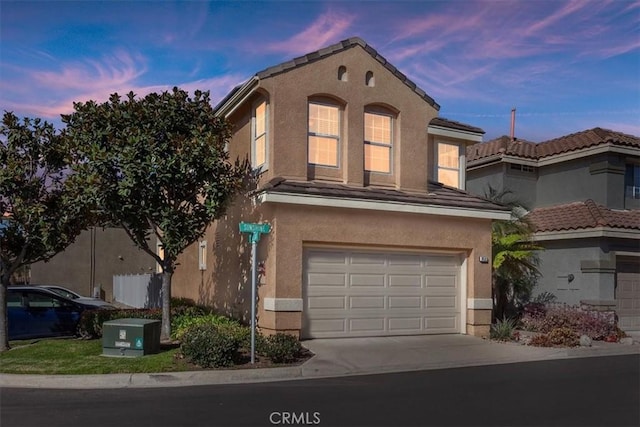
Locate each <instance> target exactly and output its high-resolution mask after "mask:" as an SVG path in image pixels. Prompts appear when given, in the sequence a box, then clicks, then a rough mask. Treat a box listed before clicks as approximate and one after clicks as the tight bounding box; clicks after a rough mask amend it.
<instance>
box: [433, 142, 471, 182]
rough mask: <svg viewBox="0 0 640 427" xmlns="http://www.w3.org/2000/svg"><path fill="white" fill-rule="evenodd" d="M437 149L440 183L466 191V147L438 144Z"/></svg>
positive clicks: (437, 172)
mask: <svg viewBox="0 0 640 427" xmlns="http://www.w3.org/2000/svg"><path fill="white" fill-rule="evenodd" d="M436 147H437V148H436V159H437V161H436V176H437V179H438V182H440V183H442V184H444V185H448V186H450V187H455V188H459V189H461V190H464V187H465V185H464V167H465V166H464V163H465V161H464V154H462V153H464V147H462V146H461V145H460V144H456V143H453V142H438V143H437V144H436Z"/></svg>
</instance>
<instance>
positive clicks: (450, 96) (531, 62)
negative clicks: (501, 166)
mask: <svg viewBox="0 0 640 427" xmlns="http://www.w3.org/2000/svg"><path fill="white" fill-rule="evenodd" d="M0 20H1V22H0V36H1V43H0V59H1V64H0V108H1V109H2V110H9V111H14V112H15V113H16V114H18V115H19V116H30V117H34V116H37V117H42V118H44V119H47V120H49V121H53V122H54V123H55V124H56V126H58V127H59V126H60V125H61V124H60V120H59V115H60V114H61V113H68V112H70V111H71V110H72V106H73V105H72V104H73V102H74V101H87V100H89V99H94V100H96V101H100V102H101V101H106V100H107V98H108V96H109V94H111V93H113V92H118V93H121V94H122V93H126V92H129V91H130V90H133V91H134V92H135V93H137V94H138V95H144V94H146V93H149V92H153V91H161V90H166V89H169V88H171V87H172V86H179V87H181V88H183V89H187V90H190V91H192V90H194V89H201V90H209V91H210V92H211V96H212V100H213V102H214V104H215V103H217V101H219V100H220V99H221V98H222V97H223V96H224V95H225V94H226V93H227V92H228V91H229V90H230V89H231V88H232V87H233V86H235V85H236V84H238V83H241V82H243V81H244V80H246V79H247V78H249V77H251V76H252V75H253V74H255V73H256V72H257V71H260V70H262V69H264V68H266V67H268V66H271V65H276V64H278V63H280V62H283V61H286V60H289V59H292V58H294V57H296V56H300V55H304V54H306V53H308V52H312V51H314V50H317V49H319V48H322V47H324V46H327V45H330V44H332V43H335V42H338V41H340V40H343V39H345V38H348V37H353V36H359V37H361V38H363V39H364V40H365V41H366V42H367V43H369V44H370V45H372V46H373V47H374V48H375V49H376V50H378V52H379V53H380V54H381V55H383V56H384V57H386V58H387V59H388V60H389V61H390V62H391V63H393V64H394V65H395V66H396V67H397V68H398V69H399V70H400V71H402V72H403V73H404V74H406V75H407V76H408V77H409V78H410V79H412V80H413V81H414V82H415V83H416V84H417V85H418V86H420V87H421V88H422V89H424V90H425V91H426V92H427V93H428V94H429V95H430V96H431V97H432V98H434V99H435V100H436V102H438V103H439V104H440V105H441V107H442V108H441V110H440V116H442V117H446V118H449V119H452V120H458V121H462V122H465V123H468V124H471V125H474V126H479V127H481V128H483V129H484V130H485V131H486V132H487V133H486V135H485V140H489V139H492V138H495V137H498V136H500V135H505V134H508V133H509V128H510V115H511V108H513V107H515V108H517V118H516V136H517V137H519V138H523V139H527V140H530V141H543V140H546V139H551V138H555V137H559V136H563V135H567V134H570V133H573V132H577V131H581V130H585V129H590V128H593V127H596V126H600V127H604V128H609V129H613V130H617V131H621V132H625V133H631V134H634V135H640V2H639V1H620V0H616V1H608V0H597V1H587V0H576V1H555V0H554V1H541V0H537V1H462V0H458V1H407V2H396V1H393V2H392V1H358V2H356V1H339V2H324V1H305V2H291V1H275V2H274V1H261V2H249V1H234V2H225V1H219V2H204V1H191V2H170V1H162V2H160V1H157V2H155V1H144V2H130V1H108V2H96V1H91V2H89V1H82V2H72V1H42V2H30V1H11V0H9V1H7V0H3V1H2V3H1V4H0Z"/></svg>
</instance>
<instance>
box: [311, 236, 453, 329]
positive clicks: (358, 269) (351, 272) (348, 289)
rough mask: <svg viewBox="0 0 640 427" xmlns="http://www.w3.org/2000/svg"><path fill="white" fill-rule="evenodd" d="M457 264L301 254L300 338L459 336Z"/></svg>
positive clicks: (397, 256)
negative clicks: (301, 318)
mask: <svg viewBox="0 0 640 427" xmlns="http://www.w3.org/2000/svg"><path fill="white" fill-rule="evenodd" d="M317 260H320V261H321V262H316V261H317ZM459 262H460V261H459V257H457V256H446V255H445V256H441V255H428V254H417V253H383V252H367V251H344V250H338V251H332V250H330V249H327V250H325V249H306V250H305V257H304V267H303V269H304V280H305V283H304V300H305V307H304V313H303V315H304V318H305V320H304V326H303V336H305V337H343V336H344V337H347V336H384V335H403V334H404V335H408V334H425V333H459V332H460V307H459V301H458V299H459V292H460V289H459V274H460V264H459Z"/></svg>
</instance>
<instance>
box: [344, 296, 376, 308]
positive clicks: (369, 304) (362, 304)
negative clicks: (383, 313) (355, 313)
mask: <svg viewBox="0 0 640 427" xmlns="http://www.w3.org/2000/svg"><path fill="white" fill-rule="evenodd" d="M384 301H385V297H384V296H379V297H350V298H349V308H351V309H359V308H377V309H384Z"/></svg>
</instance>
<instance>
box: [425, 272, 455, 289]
mask: <svg viewBox="0 0 640 427" xmlns="http://www.w3.org/2000/svg"><path fill="white" fill-rule="evenodd" d="M426 282H427V288H447V289H450V288H455V287H456V276H454V275H448V276H435V275H431V276H429V277H427V280H426Z"/></svg>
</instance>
